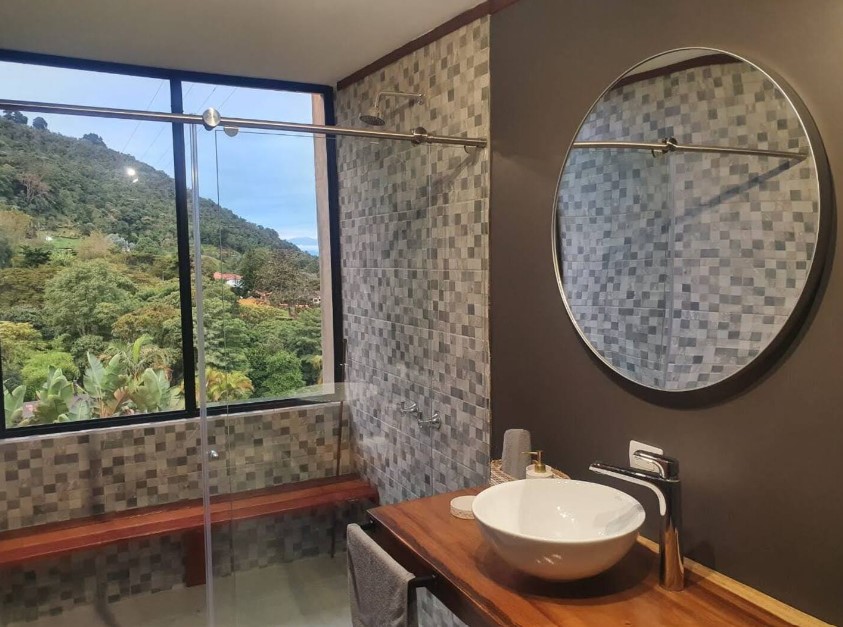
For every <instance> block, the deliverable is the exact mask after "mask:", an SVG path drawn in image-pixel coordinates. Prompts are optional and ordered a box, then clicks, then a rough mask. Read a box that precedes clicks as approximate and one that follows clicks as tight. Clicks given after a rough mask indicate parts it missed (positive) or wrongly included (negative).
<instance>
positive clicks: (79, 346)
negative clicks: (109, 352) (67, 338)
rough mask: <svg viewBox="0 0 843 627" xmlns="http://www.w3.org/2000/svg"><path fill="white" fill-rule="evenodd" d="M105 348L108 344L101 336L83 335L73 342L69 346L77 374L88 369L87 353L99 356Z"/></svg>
mask: <svg viewBox="0 0 843 627" xmlns="http://www.w3.org/2000/svg"><path fill="white" fill-rule="evenodd" d="M107 346H108V342H106V340H105V338H104V337H102V336H101V335H83V336H82V337H80V338H77V339H76V340H74V341H73V342H72V343H71V344H70V354H71V355H73V362H74V363H75V364H76V367H77V368H79V372H84V371H85V368H87V367H88V353H93V354H94V355H101V354H102V353H104V352H105V349H106V347H107Z"/></svg>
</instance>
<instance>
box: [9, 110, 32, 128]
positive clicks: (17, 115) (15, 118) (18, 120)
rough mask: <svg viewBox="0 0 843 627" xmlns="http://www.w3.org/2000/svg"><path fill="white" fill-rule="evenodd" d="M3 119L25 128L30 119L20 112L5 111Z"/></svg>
mask: <svg viewBox="0 0 843 627" xmlns="http://www.w3.org/2000/svg"><path fill="white" fill-rule="evenodd" d="M3 119H4V120H7V121H9V122H13V123H14V124H23V125H24V126H26V123H27V122H29V118H28V117H26V116H25V115H24V114H23V113H21V112H20V111H4V112H3Z"/></svg>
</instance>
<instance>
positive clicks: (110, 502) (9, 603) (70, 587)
mask: <svg viewBox="0 0 843 627" xmlns="http://www.w3.org/2000/svg"><path fill="white" fill-rule="evenodd" d="M347 418H348V416H347V415H346V420H347ZM339 428H340V424H339V405H338V404H326V405H315V406H312V407H307V408H300V409H294V410H272V411H266V412H256V413H248V414H232V415H228V416H221V417H218V418H213V419H212V420H211V423H210V425H209V429H210V433H209V443H210V445H211V446H212V447H213V448H214V449H215V450H216V451H217V452H218V453H219V458H218V459H217V460H216V461H215V462H214V464H215V465H214V466H213V467H212V468H211V491H212V493H214V494H221V493H229V492H239V491H243V490H253V489H260V488H265V487H271V486H274V485H281V484H287V483H292V482H296V481H303V480H306V479H315V478H320V477H326V476H332V475H333V474H334V470H335V459H336V457H335V456H336V452H337V435H338V434H339ZM343 430H344V433H343V438H342V440H343V445H342V451H341V470H342V472H344V473H346V472H352V458H351V454H350V447H349V444H348V441H349V437H348V431H347V427H344V429H343ZM0 462H2V467H3V473H4V479H5V480H4V481H3V482H2V484H0V533H1V532H2V531H7V530H14V529H20V528H24V527H29V526H33V525H40V524H44V523H50V522H58V521H64V520H69V519H72V518H76V517H80V516H89V515H93V514H101V513H104V512H115V511H123V510H127V509H132V508H135V507H143V506H149V505H163V504H166V503H172V502H177V501H181V500H186V499H197V498H201V495H202V494H201V484H200V476H199V473H200V460H199V423H198V421H197V420H187V421H178V422H170V423H160V424H156V425H145V426H136V427H125V428H113V429H107V430H101V431H92V432H88V433H78V434H64V435H59V436H51V437H40V438H26V439H19V440H7V441H4V442H2V443H0ZM359 515H360V513H359V512H357V511H352V510H351V509H349V510H348V511H346V512H344V513H343V516H342V517H341V519H343V520H346V521H350V520H357V519H358V517H359ZM330 522H331V514H330V512H314V513H303V514H296V515H292V516H280V517H272V518H265V519H259V520H251V521H244V522H242V523H238V524H237V525H234V526H232V527H231V528H224V529H220V530H219V531H218V532H215V534H214V536H213V557H214V568H215V572H216V573H217V575H218V576H225V575H227V574H230V573H232V572H237V571H241V570H249V569H252V568H260V567H263V566H267V565H270V564H272V563H278V562H283V561H292V560H294V559H298V558H301V557H308V556H313V555H318V554H321V553H326V552H328V551H329V550H330V542H331V538H330ZM342 529H344V525H342V524H341V525H340V531H342ZM337 539H338V546H339V548H340V550H342V548H343V544H342V543H343V541H344V534H343V533H341V532H340V533H338V536H337ZM182 573H183V565H182V548H181V542H180V539H179V537H178V536H164V537H160V538H152V539H149V540H142V541H136V542H127V543H124V544H120V545H115V546H111V547H107V548H104V549H102V550H98V551H88V552H84V553H78V554H74V555H71V556H67V557H62V558H60V559H56V560H46V561H42V562H38V563H35V564H32V565H26V566H21V567H13V568H7V569H0V625H5V624H8V623H11V622H18V621H26V620H34V619H36V618H38V617H39V616H43V615H52V614H58V613H61V612H62V611H64V610H67V609H69V608H72V607H74V606H76V605H80V604H89V603H97V602H105V603H109V602H113V601H116V600H119V599H121V598H123V597H125V596H128V595H135V594H146V593H151V592H158V591H162V590H169V589H171V588H176V587H180V586H182V585H183V583H182Z"/></svg>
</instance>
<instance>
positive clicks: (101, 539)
mask: <svg viewBox="0 0 843 627" xmlns="http://www.w3.org/2000/svg"><path fill="white" fill-rule="evenodd" d="M358 501H370V502H372V503H373V504H375V505H377V504H378V491H377V489H376V488H375V487H373V486H372V485H370V484H369V483H368V482H366V481H364V480H363V479H361V478H360V477H359V476H358V475H343V476H339V477H328V478H325V479H312V480H309V481H302V482H299V483H296V484H292V485H285V486H281V487H276V488H266V489H262V490H251V491H248V492H239V493H236V494H231V495H222V496H218V497H214V498H213V499H212V500H211V526H212V527H219V526H220V525H225V524H229V523H232V522H236V521H240V520H249V519H252V518H261V517H264V516H278V515H282V514H291V513H295V512H302V511H307V510H310V509H314V508H324V507H332V508H334V511H336V508H337V507H338V506H339V505H342V504H346V503H355V502H358ZM203 524H204V510H203V506H202V500H201V499H191V500H188V501H181V502H178V503H172V504H169V505H163V506H159V507H142V508H136V509H131V510H127V511H124V512H116V513H110V514H102V515H99V516H91V517H86V518H76V519H74V520H69V521H65V522H60V523H49V524H45V525H37V526H34V527H27V528H25V529H16V530H14V531H7V532H4V533H0V567H8V566H15V565H20V564H27V563H30V562H32V561H35V560H41V559H46V558H56V557H60V556H62V555H67V554H70V553H76V552H78V551H86V550H90V549H97V548H101V547H104V546H109V545H111V544H117V543H120V542H125V541H127V540H136V539H140V538H153V537H156V536H163V535H168V534H176V533H181V534H182V548H183V550H184V566H185V584H186V585H188V586H195V585H200V584H203V583H205V542H204V526H203ZM335 531H336V530H334V532H335Z"/></svg>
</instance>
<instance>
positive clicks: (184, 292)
mask: <svg viewBox="0 0 843 627" xmlns="http://www.w3.org/2000/svg"><path fill="white" fill-rule="evenodd" d="M170 104H171V108H172V112H173V113H184V105H183V102H182V83H181V81H179V80H175V79H173V80H171V81H170ZM172 126H173V177H174V179H175V186H176V239H177V241H178V260H179V302H180V308H181V339H182V363H183V364H184V408H185V410H186V411H187V412H188V415H192V413H193V412H195V411H196V359H195V352H194V347H193V298H192V294H191V289H190V286H191V276H190V225H189V222H188V210H187V164H186V157H185V144H184V125H183V124H173V125H172Z"/></svg>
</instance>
